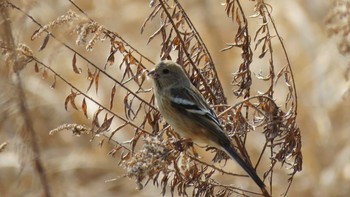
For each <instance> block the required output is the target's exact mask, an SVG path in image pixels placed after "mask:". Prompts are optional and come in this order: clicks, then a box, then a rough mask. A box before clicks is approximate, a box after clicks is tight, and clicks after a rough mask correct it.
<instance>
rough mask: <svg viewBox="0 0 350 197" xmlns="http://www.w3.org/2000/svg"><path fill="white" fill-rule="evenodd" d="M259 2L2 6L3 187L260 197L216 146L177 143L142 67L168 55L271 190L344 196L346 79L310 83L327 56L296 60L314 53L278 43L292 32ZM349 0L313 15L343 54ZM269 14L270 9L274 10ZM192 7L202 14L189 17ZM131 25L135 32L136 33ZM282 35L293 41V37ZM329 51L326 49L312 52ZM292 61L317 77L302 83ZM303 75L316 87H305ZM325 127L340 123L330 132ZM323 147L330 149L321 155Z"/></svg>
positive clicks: (11, 191) (27, 191) (37, 191)
mask: <svg viewBox="0 0 350 197" xmlns="http://www.w3.org/2000/svg"><path fill="white" fill-rule="evenodd" d="M148 3H149V4H148ZM270 3H271V4H267V3H266V2H265V1H262V0H256V1H250V2H243V1H238V0H227V1H225V2H223V3H221V4H220V3H219V2H209V1H193V2H192V3H190V2H182V1H177V0H174V1H166V0H158V1H150V2H147V1H135V2H133V1H125V2H122V1H121V2H106V3H103V4H101V3H97V1H96V2H95V1H91V2H86V1H71V0H68V1H66V2H65V3H62V2H61V1H47V2H36V1H27V2H19V1H15V0H14V1H4V0H3V1H1V6H0V7H1V13H2V19H1V20H2V23H1V25H2V28H1V40H0V47H1V52H2V59H1V62H2V65H3V66H2V67H1V80H0V84H1V90H2V92H3V93H2V94H0V98H1V103H0V112H1V113H2V114H3V116H2V118H1V119H0V126H1V128H2V131H3V132H1V133H0V136H1V139H2V141H0V143H1V145H0V158H1V159H0V161H1V164H2V166H1V168H0V170H1V171H2V172H3V173H1V174H3V175H4V176H1V179H0V191H1V193H2V194H4V195H5V196H17V195H18V196H21V195H27V196H37V195H43V196H67V195H68V196H97V195H102V196H115V195H117V196H132V195H136V196H139V195H144V196H150V195H159V194H161V195H164V196H170V195H175V196H236V195H243V196H261V195H262V194H261V192H260V191H258V190H257V188H255V186H254V183H253V181H252V180H250V179H249V177H247V176H245V175H244V174H242V173H240V172H239V169H236V168H237V166H236V165H234V163H232V162H231V161H230V160H228V157H227V156H226V155H225V154H223V153H222V152H220V151H219V150H216V149H214V148H212V147H200V146H198V145H196V144H193V143H191V142H187V141H182V140H181V139H180V138H179V136H178V135H177V134H176V133H175V132H174V131H173V130H172V129H171V128H170V127H169V126H168V125H167V124H166V122H164V121H163V120H162V117H161V115H160V114H159V112H158V110H157V108H156V106H155V105H154V97H153V95H152V91H151V89H150V87H151V85H150V82H149V81H148V80H147V78H146V74H147V71H148V69H150V68H152V67H153V65H154V63H155V62H157V61H159V60H164V59H167V60H173V61H176V62H178V63H179V64H180V65H182V66H183V67H184V69H185V70H186V72H187V73H188V75H189V76H190V78H191V80H192V82H193V84H194V85H195V86H196V87H197V88H198V89H199V90H200V92H201V93H202V94H203V96H204V97H205V98H206V99H207V101H208V102H209V103H210V104H211V105H212V106H213V108H214V109H215V110H216V112H217V114H218V116H219V117H220V120H221V121H222V125H223V127H224V128H225V130H226V131H227V133H228V135H229V136H231V137H232V142H233V143H234V146H235V148H236V149H237V151H238V152H239V153H240V155H241V156H242V157H243V158H244V159H245V160H246V161H247V162H248V163H249V164H250V165H252V166H253V167H254V168H255V169H256V170H257V172H258V174H259V176H260V177H263V179H264V180H265V183H266V184H267V185H268V189H269V193H270V195H273V196H275V195H281V194H282V195H288V196H289V195H290V196H295V195H298V196H301V195H304V196H309V195H310V194H311V195H320V194H323V195H325V196H328V195H336V196H341V195H344V194H346V193H347V191H349V189H347V188H346V185H347V183H349V177H350V176H349V170H348V168H349V166H348V165H347V164H346V163H347V161H348V159H346V158H348V157H346V154H347V153H349V151H348V150H349V147H350V146H349V143H348V142H347V141H346V140H345V139H349V135H348V134H347V132H345V130H346V129H348V128H349V127H348V126H349V124H348V123H346V119H347V118H348V117H349V114H348V112H347V110H346V109H344V108H342V105H344V103H345V105H346V100H347V97H346V93H344V92H346V90H347V86H348V85H346V81H345V80H344V81H342V82H341V83H340V82H339V87H332V89H331V90H330V91H334V92H335V94H333V95H334V97H333V98H329V97H328V95H327V93H325V92H324V90H323V91H322V87H324V86H325V85H326V84H321V85H320V86H318V85H317V83H318V81H317V80H319V79H318V78H317V77H319V78H320V79H321V80H326V79H328V77H329V75H326V74H328V73H327V72H322V71H323V70H326V71H327V69H326V68H327V66H329V65H327V64H325V63H324V61H322V66H323V69H320V68H318V67H314V68H308V67H310V66H307V65H308V63H305V62H299V61H300V60H299V58H300V59H303V58H304V59H305V57H309V56H311V55H312V54H311V55H310V54H309V53H307V52H305V51H303V53H301V52H300V50H301V49H298V50H291V51H292V52H287V51H289V50H287V49H288V48H293V47H294V45H293V44H290V45H291V46H292V47H288V46H289V45H288V43H292V42H288V39H287V38H285V36H284V35H286V36H287V37H288V35H289V34H288V32H289V33H292V34H293V33H294V34H293V35H298V33H301V32H303V33H304V31H301V32H297V31H296V32H294V31H293V28H292V27H288V24H284V23H282V22H281V21H283V20H285V19H283V17H281V16H283V15H282V14H281V13H280V12H282V11H281V10H282V9H280V8H281V7H280V6H281V3H276V5H275V4H274V2H270ZM148 5H149V6H150V8H148V9H146V8H147V6H148ZM214 5H215V6H214ZM301 5H303V4H302V3H300V2H299V3H290V4H289V6H291V8H292V10H293V11H294V12H297V11H299V12H301V13H303V14H300V15H297V16H288V15H284V16H285V17H286V18H287V19H289V20H287V21H291V22H290V23H289V24H294V25H297V24H298V23H297V22H298V21H299V20H300V19H299V18H298V17H307V16H306V13H307V12H305V11H304V12H302V10H301V7H302V6H301ZM319 5H322V4H321V3H320V4H319ZM348 5H349V3H348V2H347V1H340V0H339V1H335V3H334V5H333V8H332V9H330V11H329V15H328V16H327V17H326V18H324V20H323V19H322V20H321V19H319V20H320V21H321V22H320V24H321V23H323V22H324V21H325V23H326V24H327V29H325V30H324V31H326V30H327V31H328V32H329V35H332V36H333V37H337V38H338V39H339V40H340V42H339V44H338V48H339V51H340V53H341V54H343V55H347V48H348V47H347V46H346V45H347V43H348V42H347V41H348V32H349V31H348V25H347V24H348V21H347V18H348V17H346V16H348V14H349V13H348V12H347V10H348V9H346V7H348ZM211 6H213V9H211ZM293 6H294V7H293ZM209 8H210V9H209ZM305 9H306V8H305ZM52 10H55V11H54V12H51V11H52ZM130 10H132V11H133V12H135V10H140V13H139V14H138V15H135V14H130V13H131V11H130ZM141 10H142V11H141ZM208 10H210V11H208ZM104 11H105V12H106V14H102V13H101V12H104ZM275 12H276V15H277V16H280V17H277V18H276V17H273V15H274V14H275ZM107 13H108V14H107ZM196 13H199V14H201V13H206V14H205V16H201V17H198V18H196V15H195V14H196ZM203 17H204V18H205V19H206V21H203ZM310 18H311V17H310ZM303 19H305V18H303ZM201 20H202V21H201ZM309 20H311V19H309ZM295 21H297V22H295ZM303 21H305V20H303ZM311 24H312V23H311V22H309V23H307V26H306V27H307V28H310V29H311V28H312V25H311ZM140 28H141V29H140ZM205 28H210V29H207V30H205ZM307 28H306V30H307ZM139 29H140V31H141V34H139V33H138V32H137V31H135V30H139ZM306 30H305V31H306ZM280 32H281V33H280ZM307 36H309V34H307ZM307 36H306V37H307ZM282 37H283V38H284V39H282ZM288 38H289V37H288ZM313 38H314V39H316V38H315V37H313ZM291 39H293V37H291ZM294 39H296V42H299V43H300V42H301V40H302V39H304V37H303V35H300V36H295V37H294ZM307 39H309V37H307ZM323 39H324V40H322V42H324V41H325V40H327V39H328V38H327V37H325V38H323ZM131 43H134V44H131ZM225 43H226V46H225ZM301 43H302V42H301ZM330 43H334V42H332V41H331V42H330ZM304 44H305V43H304ZM217 46H220V47H219V48H218V47H217ZM317 46H318V45H317ZM298 47H300V46H298ZM306 47H308V46H306ZM211 49H212V50H211ZM220 51H221V52H220ZM295 51H296V52H295ZM310 51H311V50H310ZM290 54H292V55H290ZM296 54H298V55H302V56H303V57H298V55H296ZM334 54H337V51H336V50H333V51H332V54H331V55H327V56H326V57H324V58H332V57H333V56H334ZM313 55H314V56H315V57H318V56H317V55H318V53H316V55H315V54H313ZM304 56H305V57H304ZM309 58H310V57H309ZM215 60H216V61H215ZM329 61H330V60H329ZM294 62H295V64H294ZM344 62H346V60H344ZM292 63H293V65H298V66H292ZM340 64H341V62H340ZM299 65H305V66H304V67H302V68H304V69H306V68H308V69H310V71H312V72H311V73H321V74H319V75H316V74H315V76H314V77H315V79H313V78H312V77H313V75H312V74H310V73H309V74H303V73H302V72H300V70H302V68H299ZM311 65H313V64H311ZM345 65H346V64H345ZM292 68H293V69H292ZM295 70H297V72H295ZM343 70H344V71H343V73H342V72H340V73H342V74H344V73H346V66H344V67H343ZM225 73H232V76H231V75H227V74H225ZM295 73H297V74H295ZM322 74H323V75H322ZM333 75H336V74H333ZM337 78H338V79H339V76H338V77H337ZM42 79H44V80H42ZM228 79H229V80H228ZM298 80H300V81H301V82H299V86H301V88H300V89H299V88H298V94H297V91H296V88H297V87H299V86H298V83H296V82H298ZM310 80H312V81H313V80H315V84H316V85H315V87H316V88H315V89H316V90H320V91H322V92H320V93H318V92H316V91H315V92H314V93H312V91H310V90H308V89H307V87H308V88H310V89H312V87H311V85H310V84H308V81H310ZM305 82H306V83H305ZM317 88H319V89H317ZM339 92H341V94H340V93H339ZM297 95H299V97H298V96H297ZM300 95H301V96H300ZM337 95H341V96H340V97H341V98H343V100H340V99H339V96H338V97H337ZM312 96H314V97H316V99H315V98H314V99H313V100H311V97H312ZM319 97H321V98H324V99H323V102H325V101H326V106H322V107H321V106H316V107H312V108H311V109H310V108H308V107H310V105H311V106H313V105H317V104H319V103H320V102H319V100H318V98H319ZM321 101H322V100H321ZM300 103H301V104H300ZM305 103H308V104H307V105H305ZM321 104H322V102H321ZM305 106H306V107H305ZM347 106H348V104H347ZM325 113H327V114H328V115H327V116H326V115H324V114H325ZM332 113H333V114H332ZM297 115H298V116H297ZM338 116H341V117H343V118H341V117H338ZM311 117H314V119H312V118H311ZM297 119H299V121H300V123H297ZM308 120H311V121H312V122H313V123H314V124H311V125H310V124H309V122H310V121H308ZM87 125H88V126H87ZM299 125H302V128H303V129H302V130H301V129H300V128H299ZM315 126H316V131H317V132H315V133H312V132H313V131H314V130H315ZM335 129H337V130H339V131H337V133H336V134H333V133H332V132H334V130H335ZM67 131H68V132H67ZM70 133H72V134H73V135H74V136H80V138H74V137H72V136H71V134H70ZM304 133H305V134H304ZM301 134H302V135H301ZM304 135H305V137H304ZM337 135H341V136H342V137H341V138H342V139H343V140H340V141H339V140H338V137H337ZM301 136H303V142H304V144H305V142H307V144H306V145H305V146H304V147H303V152H304V153H303V155H304V159H305V160H306V168H307V169H309V170H308V171H307V173H301V174H300V173H298V172H300V171H301V170H302V169H305V167H304V168H302V164H303V156H302V146H301V145H302V139H301ZM317 138H320V139H319V140H318V139H317ZM315 139H317V140H315ZM324 139H327V141H325V140H324ZM318 142H322V143H321V144H318ZM335 142H337V143H335ZM304 144H303V145H304ZM97 146H99V147H97ZM330 147H331V150H334V151H335V153H336V154H333V152H327V151H325V152H323V150H328V151H330ZM318 151H319V152H318ZM305 152H306V153H305ZM103 153H104V154H103ZM320 153H322V154H323V155H324V158H320ZM107 154H108V155H109V156H106V155H107ZM328 158H334V159H335V160H334V163H332V162H330V160H329V159H328ZM316 162H317V164H315V163H316ZM5 164H6V165H5ZM314 165H316V166H318V168H314ZM7 168H8V169H9V170H7V171H6V169H7ZM310 169H311V170H310ZM340 169H342V170H340ZM5 171H6V172H5ZM18 172H20V174H19V175H18V176H16V173H18ZM33 172H34V173H33ZM307 175H311V176H307ZM2 177H4V178H2ZM319 178H320V181H319V182H317V179H319ZM330 180H331V181H330ZM339 181H341V183H339V184H338V186H339V187H341V190H335V189H334V188H333V187H332V186H334V185H332V184H334V182H339ZM305 182H309V183H310V182H311V183H315V184H314V185H312V184H305ZM16 185H19V186H20V188H21V189H18V190H17V189H15V188H16V187H17V186H16ZM131 185H132V186H131ZM135 188H137V189H138V190H140V191H138V190H135Z"/></svg>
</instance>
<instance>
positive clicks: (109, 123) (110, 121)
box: [96, 114, 114, 134]
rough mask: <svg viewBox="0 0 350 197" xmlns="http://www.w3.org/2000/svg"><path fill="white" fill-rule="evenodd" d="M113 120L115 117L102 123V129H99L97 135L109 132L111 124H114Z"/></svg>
mask: <svg viewBox="0 0 350 197" xmlns="http://www.w3.org/2000/svg"><path fill="white" fill-rule="evenodd" d="M106 115H107V114H106ZM113 118H114V116H112V117H111V118H109V119H107V120H105V121H104V122H103V123H102V125H101V127H100V128H98V129H97V131H96V134H99V133H101V132H104V131H106V130H108V129H109V127H110V126H111V124H112V120H113Z"/></svg>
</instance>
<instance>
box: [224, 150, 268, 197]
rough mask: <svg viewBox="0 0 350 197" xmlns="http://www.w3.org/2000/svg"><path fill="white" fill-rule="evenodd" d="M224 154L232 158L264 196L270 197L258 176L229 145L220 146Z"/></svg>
mask: <svg viewBox="0 0 350 197" xmlns="http://www.w3.org/2000/svg"><path fill="white" fill-rule="evenodd" d="M222 147H223V148H224V150H225V151H226V153H227V154H228V155H230V156H231V157H232V159H233V160H235V161H236V162H237V163H238V164H239V165H240V166H241V167H242V168H243V169H244V171H246V172H247V174H248V175H249V176H250V177H251V178H252V179H253V180H254V182H255V183H256V184H257V185H258V186H259V187H260V189H261V191H262V192H263V194H264V196H270V195H269V193H268V192H267V190H266V186H265V184H264V182H263V181H262V180H261V179H260V178H259V176H258V175H257V174H256V172H255V170H254V168H253V167H251V166H250V165H248V164H247V163H246V162H245V161H244V160H243V159H242V158H241V157H240V156H239V155H238V154H237V152H236V150H234V149H233V148H232V147H231V146H230V145H225V146H222Z"/></svg>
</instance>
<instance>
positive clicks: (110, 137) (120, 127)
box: [108, 122, 129, 141]
mask: <svg viewBox="0 0 350 197" xmlns="http://www.w3.org/2000/svg"><path fill="white" fill-rule="evenodd" d="M128 124H129V123H127V122H126V123H124V124H123V125H121V126H119V127H118V128H116V129H114V131H113V132H112V133H111V135H110V136H109V138H108V141H109V140H111V139H112V137H113V136H114V134H116V133H117V131H119V130H120V129H122V128H123V127H125V126H126V125H128Z"/></svg>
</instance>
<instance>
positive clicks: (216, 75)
mask: <svg viewBox="0 0 350 197" xmlns="http://www.w3.org/2000/svg"><path fill="white" fill-rule="evenodd" d="M174 2H175V3H176V4H177V7H178V8H179V9H180V10H181V12H182V14H183V15H184V17H185V18H186V21H187V22H188V24H189V26H190V27H191V30H192V31H194V32H195V33H194V35H195V37H196V38H197V40H198V42H199V43H200V44H201V46H202V47H203V49H204V51H205V54H206V55H207V56H208V58H209V63H210V65H211V68H212V70H213V72H214V75H215V77H214V78H215V79H217V81H218V83H219V85H220V92H221V93H222V94H224V90H223V88H222V85H221V82H220V78H219V76H218V73H217V71H216V67H215V66H214V61H213V59H212V58H211V55H210V53H209V51H208V49H207V46H206V45H205V44H204V42H203V40H202V38H201V37H200V35H199V33H198V32H197V30H196V29H195V28H194V25H193V24H192V21H191V20H190V19H189V17H188V16H187V14H186V12H185V10H184V9H183V8H182V6H181V4H180V3H179V2H178V0H175V1H174ZM196 71H197V70H196ZM223 101H224V103H222V104H227V99H226V97H223Z"/></svg>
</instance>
